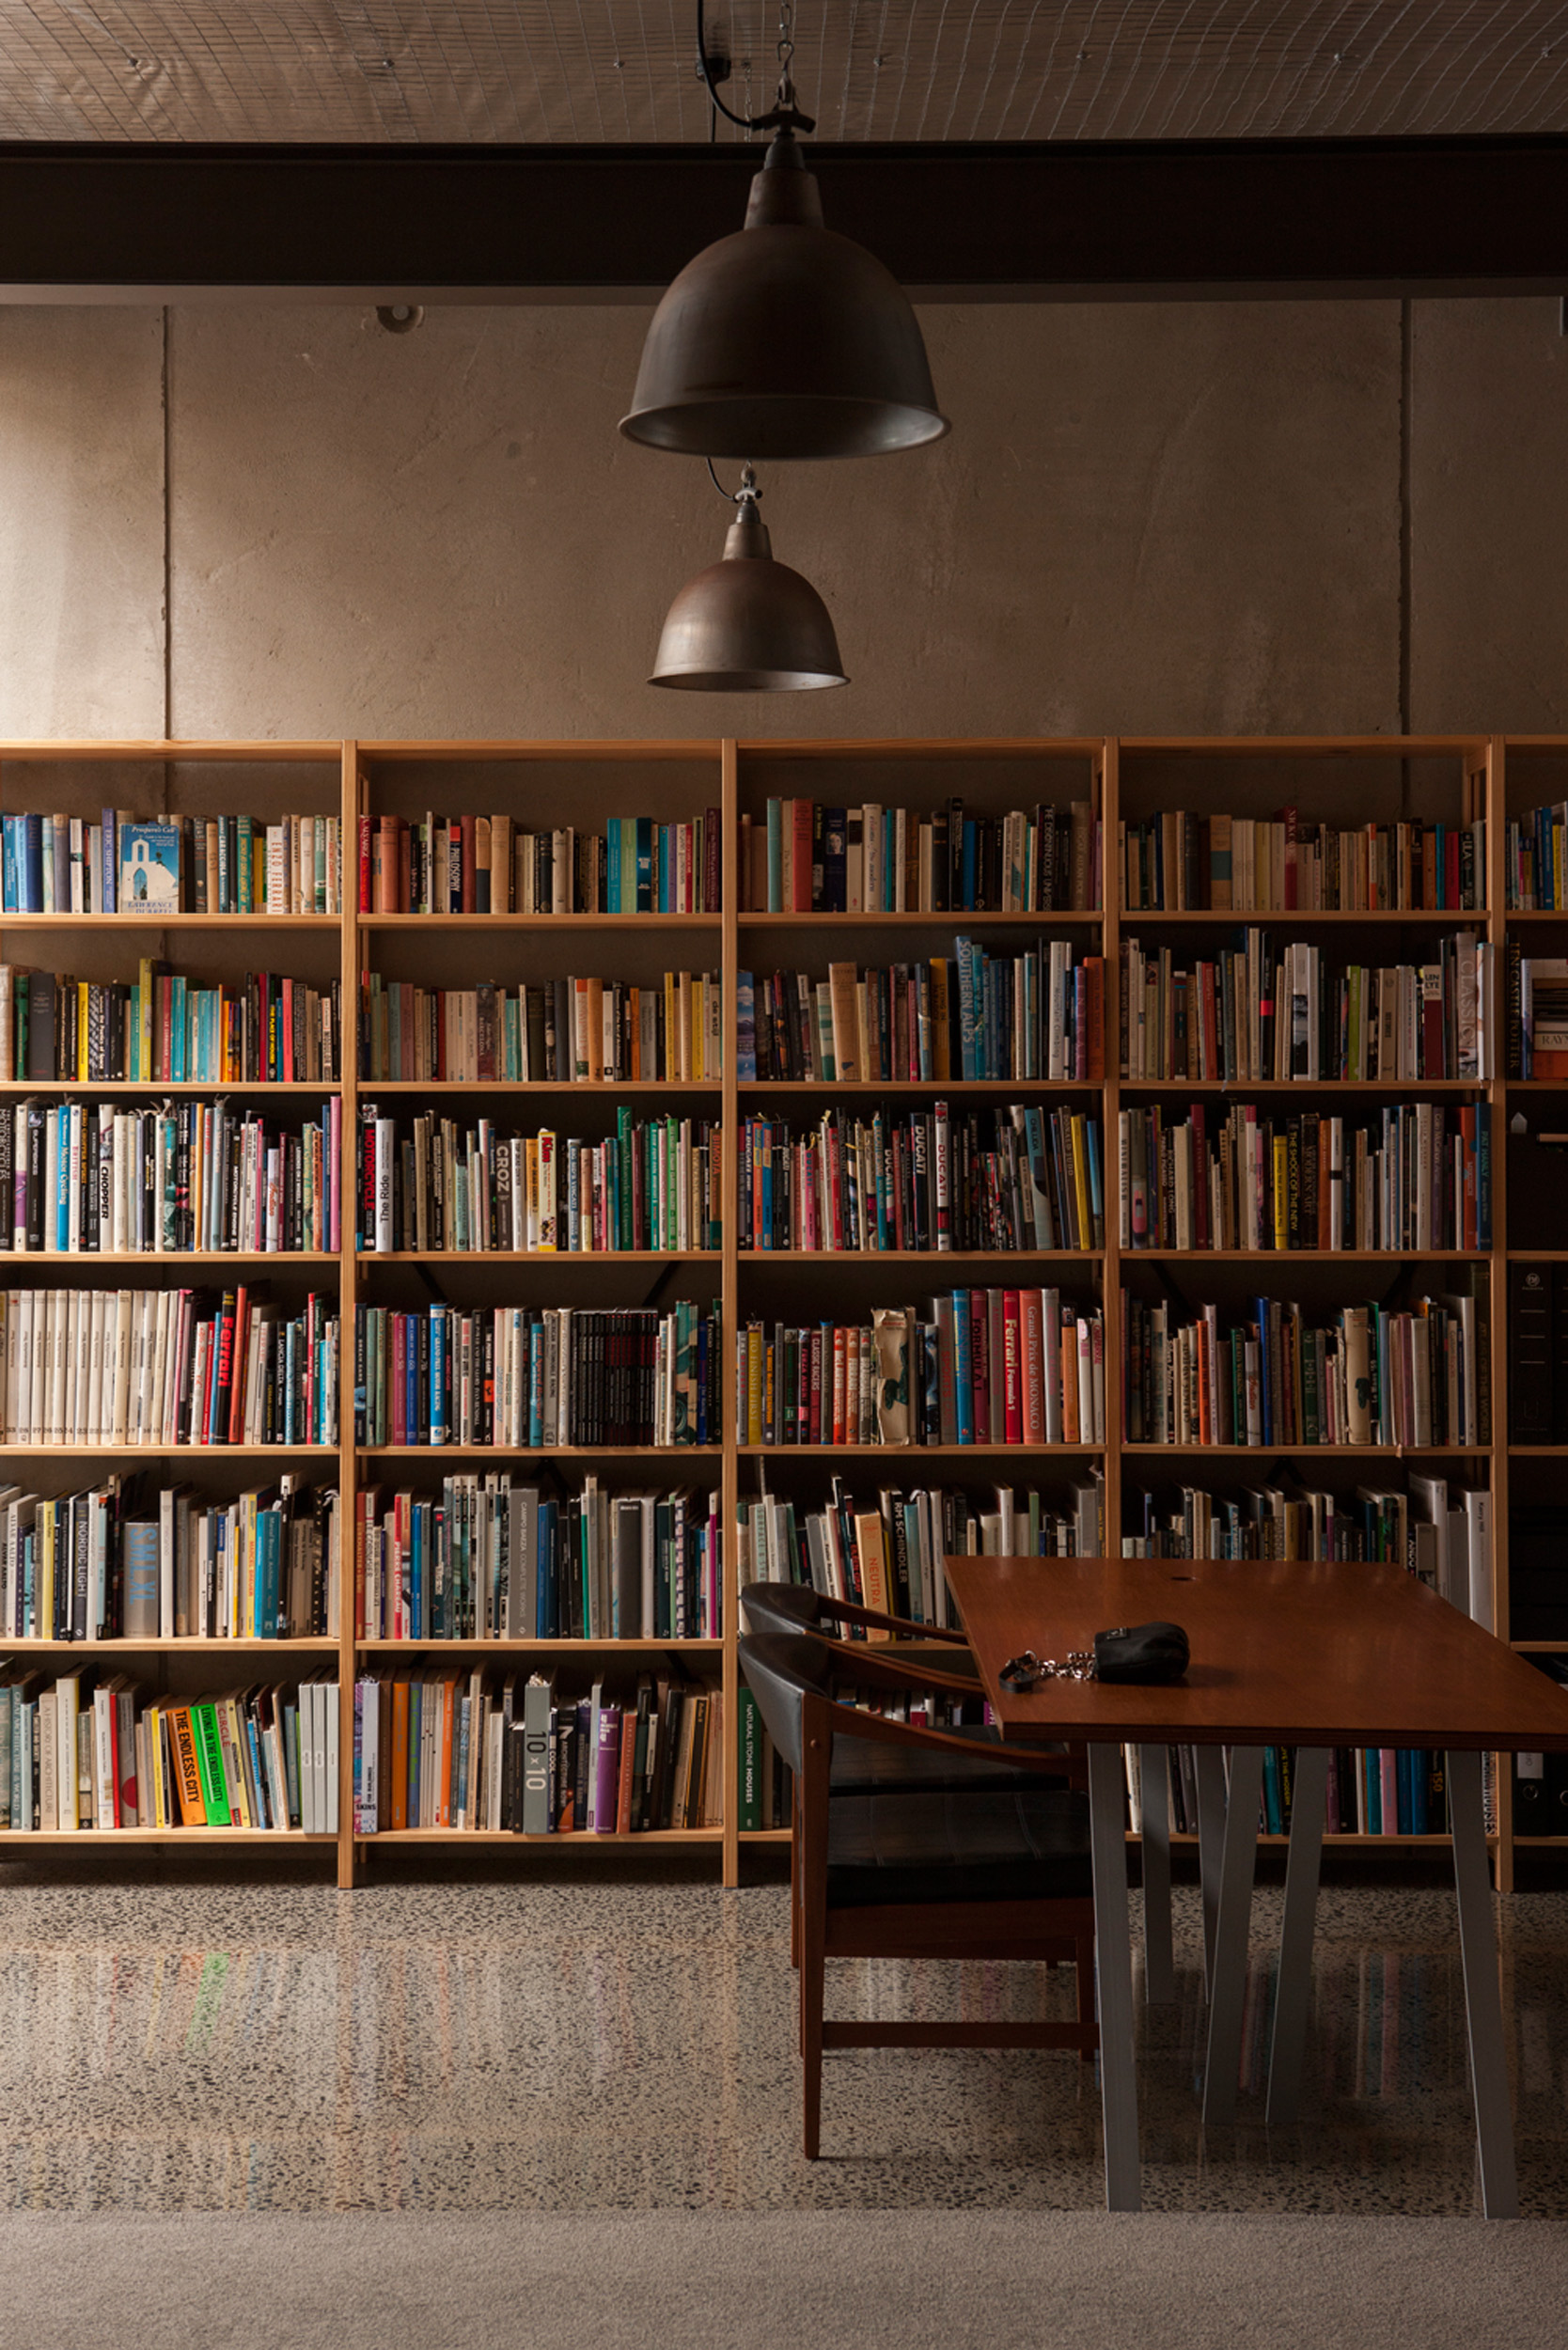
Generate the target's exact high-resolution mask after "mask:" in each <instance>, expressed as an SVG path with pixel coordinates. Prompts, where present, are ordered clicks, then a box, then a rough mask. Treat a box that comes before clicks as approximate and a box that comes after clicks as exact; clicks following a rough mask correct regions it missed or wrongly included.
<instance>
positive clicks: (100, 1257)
mask: <svg viewBox="0 0 1568 2350" xmlns="http://www.w3.org/2000/svg"><path fill="white" fill-rule="evenodd" d="M338 1262H339V1258H338V1254H337V1250H336V1249H321V1248H272V1249H267V1248H257V1249H242V1248H134V1249H121V1250H120V1251H119V1252H118V1254H117V1252H116V1251H115V1250H113V1249H109V1248H92V1249H87V1248H83V1249H77V1250H71V1249H59V1248H24V1249H19V1250H16V1251H14V1252H13V1254H12V1257H11V1263H12V1264H13V1265H75V1266H77V1267H79V1268H81V1269H83V1270H90V1268H91V1267H93V1266H95V1265H108V1266H111V1267H112V1266H116V1265H230V1266H232V1267H233V1268H234V1269H235V1270H236V1271H237V1272H238V1271H243V1268H244V1267H245V1266H246V1265H258V1264H259V1265H268V1266H272V1265H288V1266H290V1267H292V1266H294V1265H302V1266H304V1267H306V1269H309V1268H310V1267H312V1266H314V1267H316V1268H318V1269H319V1268H320V1267H321V1266H322V1265H330V1266H331V1267H332V1268H333V1270H334V1272H336V1271H337V1265H338Z"/></svg>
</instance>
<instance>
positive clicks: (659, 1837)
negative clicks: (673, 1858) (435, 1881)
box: [353, 1827, 724, 1851]
mask: <svg viewBox="0 0 1568 2350" xmlns="http://www.w3.org/2000/svg"><path fill="white" fill-rule="evenodd" d="M723 1835H724V1831H723V1829H722V1828H716V1827H645V1828H636V1829H634V1830H632V1831H631V1832H629V1833H627V1834H624V1835H618V1834H617V1833H616V1832H615V1831H614V1830H610V1831H607V1832H605V1833H603V1834H601V1833H600V1832H599V1831H598V1830H597V1829H592V1828H569V1829H568V1830H567V1831H566V1832H565V1833H564V1834H559V1833H555V1834H551V1835H548V1836H525V1835H522V1834H521V1833H520V1832H519V1831H518V1830H517V1829H515V1828H510V1827H501V1828H496V1827H384V1828H379V1829H377V1831H376V1833H375V1834H374V1835H373V1836H370V1835H367V1836H361V1835H359V1834H357V1833H356V1834H355V1836H354V1838H353V1841H354V1842H355V1843H356V1844H363V1845H368V1846H373V1845H376V1844H533V1845H537V1846H539V1847H541V1848H542V1849H544V1850H546V1851H548V1850H549V1849H550V1848H551V1847H552V1846H553V1847H554V1848H555V1849H557V1851H558V1850H559V1849H560V1847H561V1846H562V1845H570V1844H633V1845H635V1844H717V1843H719V1842H721V1841H722V1839H723Z"/></svg>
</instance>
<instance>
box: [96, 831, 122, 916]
mask: <svg viewBox="0 0 1568 2350" xmlns="http://www.w3.org/2000/svg"><path fill="white" fill-rule="evenodd" d="M99 823H100V825H101V828H102V837H101V839H100V842H99V868H100V870H99V876H98V911H99V913H100V914H115V913H117V912H118V908H119V840H118V828H117V826H116V823H115V811H114V809H113V808H112V807H106V808H104V809H103V810H102V813H101V815H100V818H99Z"/></svg>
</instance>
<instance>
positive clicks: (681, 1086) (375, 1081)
mask: <svg viewBox="0 0 1568 2350" xmlns="http://www.w3.org/2000/svg"><path fill="white" fill-rule="evenodd" d="M359 1090H360V1091H361V1093H363V1094H365V1095H367V1096H369V1095H380V1094H383V1093H412V1094H416V1095H423V1094H434V1095H435V1096H437V1097H438V1098H439V1099H442V1100H445V1099H446V1097H447V1095H448V1094H453V1095H461V1094H465V1093H481V1094H483V1095H484V1096H485V1097H486V1098H487V1099H488V1098H489V1097H490V1096H492V1095H494V1094H497V1093H504V1094H506V1095H508V1096H509V1098H510V1096H512V1095H517V1096H519V1097H522V1096H525V1095H527V1094H531V1093H532V1094H538V1095H540V1096H541V1097H544V1098H550V1099H559V1098H560V1097H562V1096H567V1097H570V1098H572V1099H579V1098H581V1097H582V1096H584V1095H586V1096H587V1097H588V1099H589V1100H590V1101H592V1100H605V1099H608V1100H610V1101H619V1099H620V1097H621V1096H622V1094H628V1093H629V1094H634V1095H637V1096H641V1095H643V1094H645V1093H675V1094H682V1095H685V1094H703V1095H706V1096H709V1097H711V1098H713V1099H715V1100H716V1099H717V1098H718V1097H719V1096H720V1095H722V1093H723V1091H724V1088H723V1086H722V1084H721V1083H720V1082H719V1080H718V1079H717V1078H714V1077H627V1078H624V1079H618V1080H616V1081H615V1082H613V1083H608V1082H606V1083H599V1082H597V1081H596V1082H594V1083H591V1084H590V1083H589V1081H588V1079H587V1078H586V1077H520V1078H502V1077H439V1078H438V1077H361V1078H360V1080H359Z"/></svg>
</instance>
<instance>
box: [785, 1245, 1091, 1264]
mask: <svg viewBox="0 0 1568 2350" xmlns="http://www.w3.org/2000/svg"><path fill="white" fill-rule="evenodd" d="M740 1258H741V1262H742V1263H743V1264H794V1265H818V1264H832V1265H841V1264H925V1265H935V1266H942V1265H950V1264H983V1265H993V1266H996V1267H998V1268H1000V1267H1003V1266H1006V1265H1026V1264H1068V1265H1073V1264H1099V1263H1102V1262H1103V1261H1104V1259H1105V1250H1104V1249H1103V1248H743V1249H742V1250H741V1251H740Z"/></svg>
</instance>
